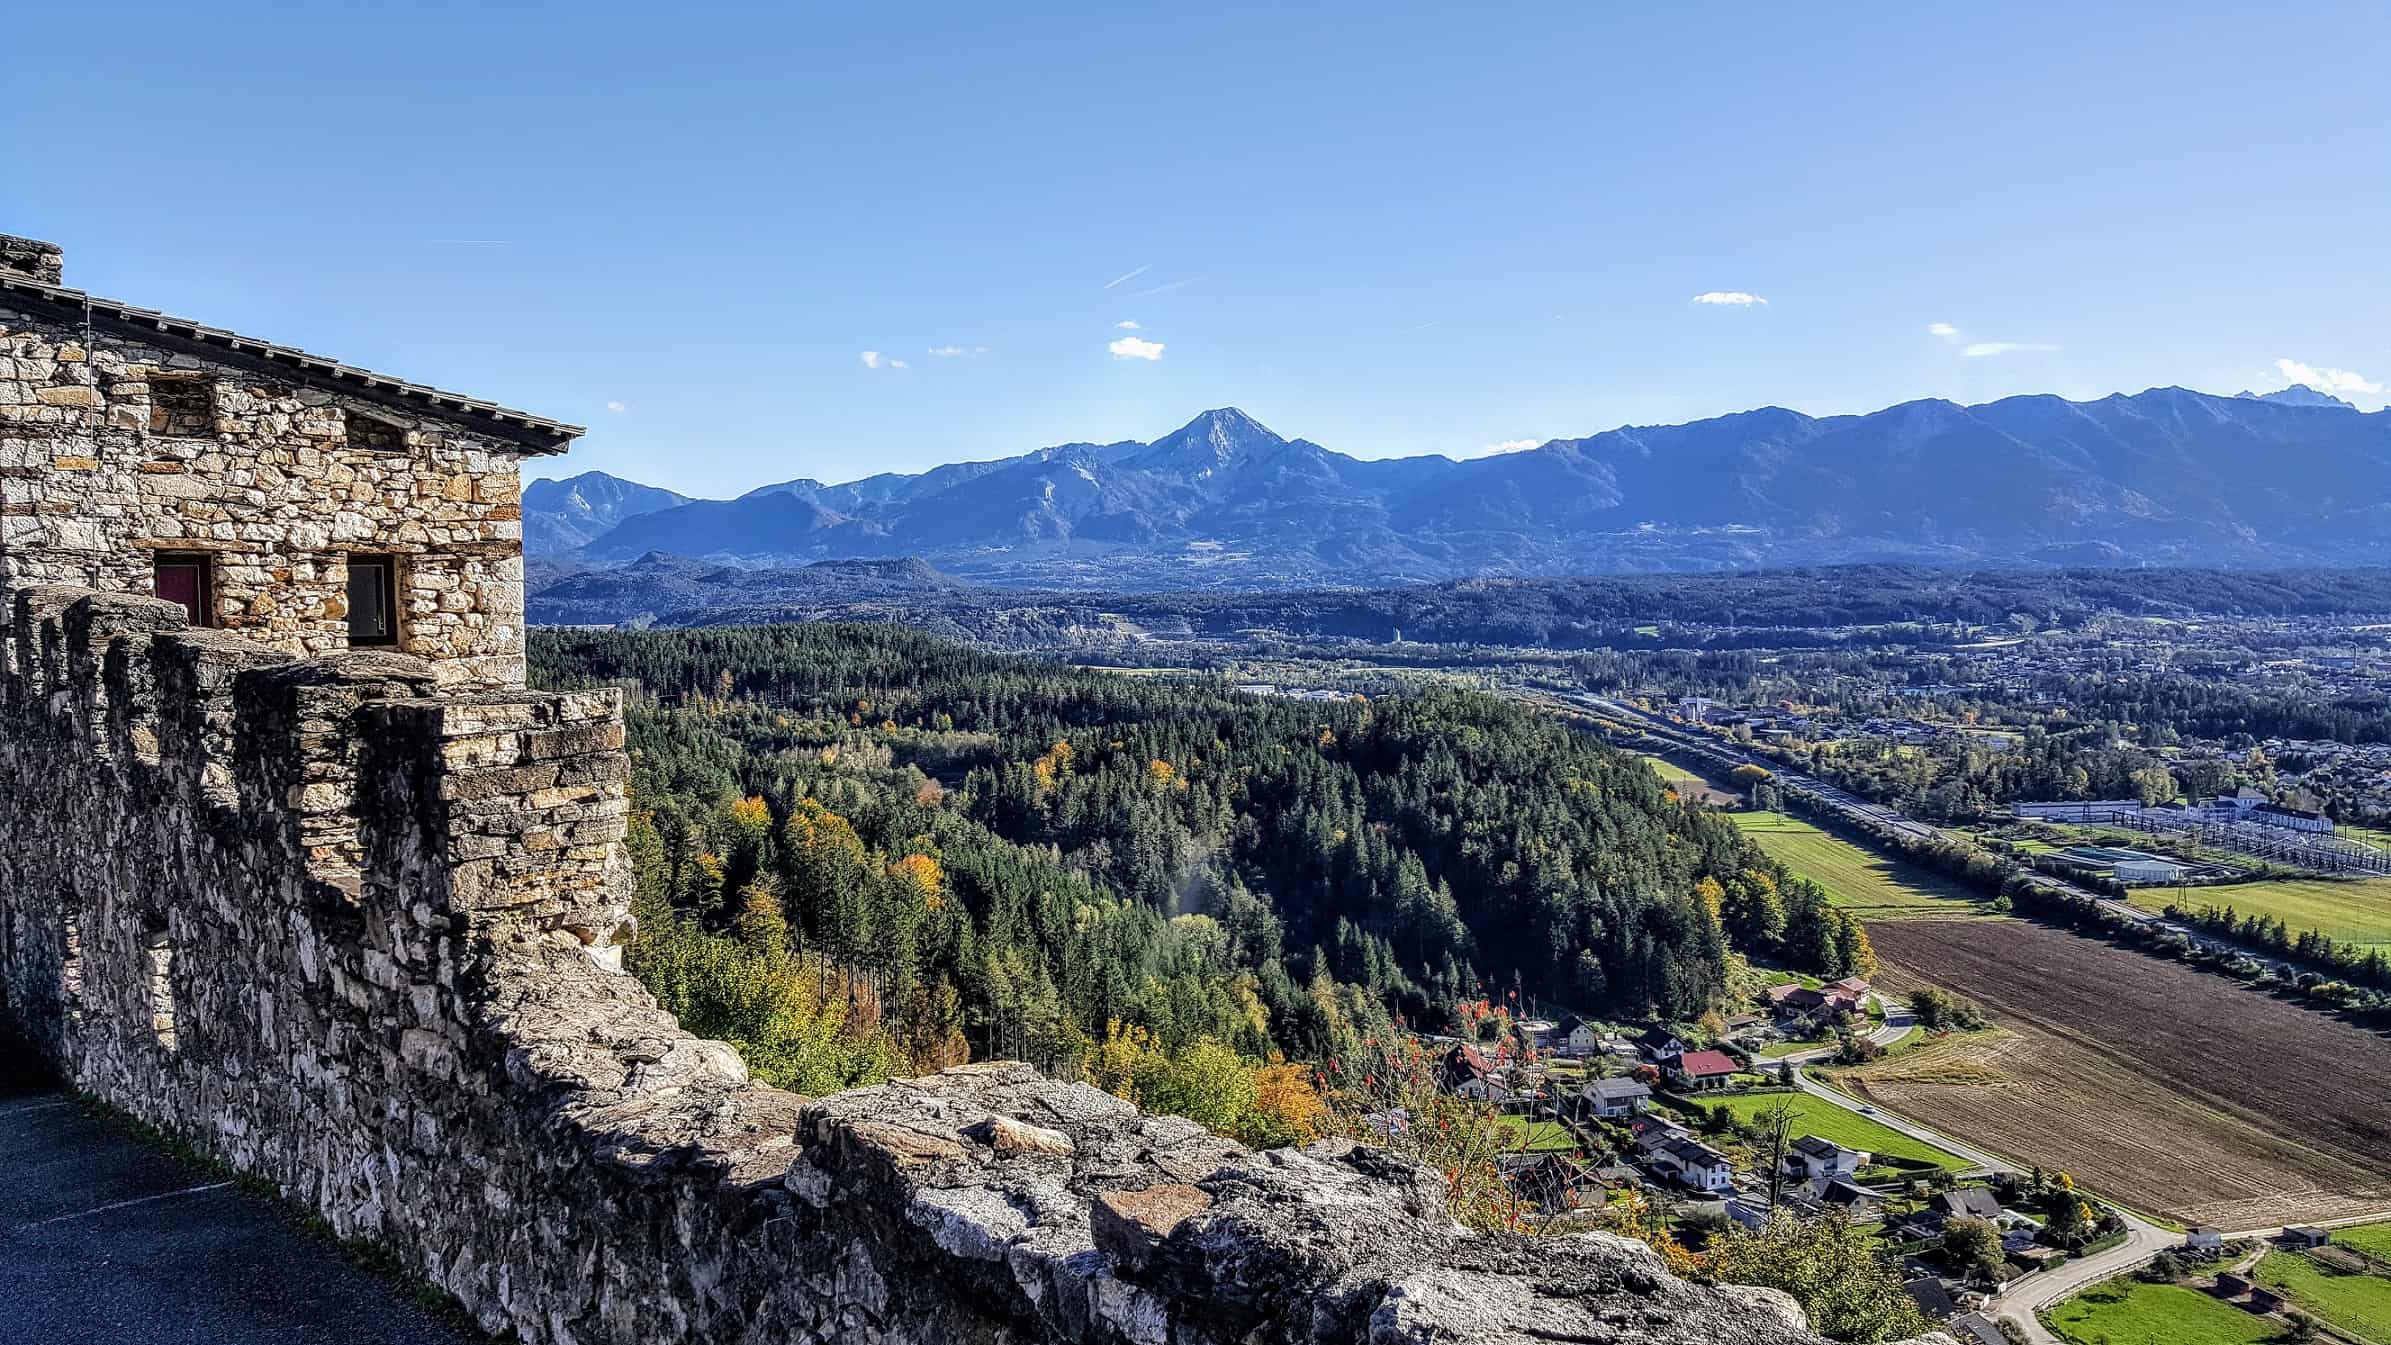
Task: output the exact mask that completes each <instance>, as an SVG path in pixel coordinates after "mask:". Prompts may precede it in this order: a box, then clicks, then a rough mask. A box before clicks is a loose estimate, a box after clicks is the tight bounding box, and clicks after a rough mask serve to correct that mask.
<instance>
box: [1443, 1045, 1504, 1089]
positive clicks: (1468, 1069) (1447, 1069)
mask: <svg viewBox="0 0 2391 1345" xmlns="http://www.w3.org/2000/svg"><path fill="white" fill-rule="evenodd" d="M1443 1082H1444V1089H1445V1091H1446V1092H1448V1093H1451V1094H1452V1095H1454V1096H1455V1097H1465V1098H1469V1099H1471V1100H1473V1101H1477V1102H1490V1101H1493V1100H1494V1099H1496V1098H1498V1097H1501V1096H1502V1095H1503V1079H1502V1075H1501V1074H1500V1073H1499V1072H1497V1071H1496V1069H1495V1068H1494V1066H1492V1065H1489V1064H1488V1063H1486V1057H1485V1056H1483V1055H1481V1054H1479V1052H1478V1048H1477V1047H1475V1046H1469V1045H1466V1044H1465V1045H1460V1046H1455V1047H1454V1048H1453V1049H1452V1050H1450V1051H1447V1052H1445V1058H1444V1067H1443Z"/></svg>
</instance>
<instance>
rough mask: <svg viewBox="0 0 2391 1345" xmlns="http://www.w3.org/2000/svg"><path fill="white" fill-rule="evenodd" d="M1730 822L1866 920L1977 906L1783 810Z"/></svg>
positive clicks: (1956, 889) (1947, 885)
mask: <svg viewBox="0 0 2391 1345" xmlns="http://www.w3.org/2000/svg"><path fill="white" fill-rule="evenodd" d="M1731 816H1732V817H1733V818H1734V819H1735V825H1737V826H1739V827H1742V828H1743V830H1744V834H1745V835H1748V836H1750V837H1751V838H1752V839H1753V840H1755V841H1757V842H1759V844H1760V848H1761V849H1763V850H1765V851H1767V852H1768V853H1769V856H1770V857H1771V858H1773V859H1775V860H1776V861H1777V862H1778V863H1780V864H1783V865H1784V866H1785V867H1786V868H1788V869H1791V870H1793V871H1794V872H1795V873H1797V874H1800V875H1801V876H1802V877H1804V878H1807V879H1809V880H1810V881H1811V882H1814V883H1816V884H1818V885H1819V886H1820V887H1823V888H1825V889H1826V892H1827V897H1828V899H1829V900H1831V901H1833V902H1834V903H1835V904H1836V905H1837V906H1841V907H1844V908H1846V909H1848V910H1851V911H1854V912H1857V913H1858V914H1860V915H1862V916H1864V917H1866V918H1868V919H1871V920H1898V919H1901V918H1903V917H1905V916H1914V915H1959V914H1968V913H1972V912H1974V911H1977V910H1980V909H1982V906H1981V904H1980V903H1979V902H1978V901H1977V900H1976V896H1975V894H1974V893H1972V892H1970V891H1968V889H1966V888H1964V887H1961V886H1960V885H1959V884H1957V883H1955V882H1952V881H1950V880H1949V879H1947V878H1942V877H1938V876H1937V875H1935V874H1932V873H1928V872H1927V871H1926V870H1924V869H1922V868H1919V867H1918V866H1917V865H1915V864H1911V863H1908V862H1906V861H1902V860H1896V859H1890V858H1887V857H1886V856H1884V855H1880V854H1876V853H1874V852H1872V851H1868V850H1863V849H1861V848H1860V847H1858V846H1856V845H1853V844H1852V843H1851V842H1849V841H1846V840H1844V839H1842V838H1841V837H1839V836H1834V835H1830V834H1828V833H1827V832H1824V831H1821V830H1819V829H1818V828H1817V827H1814V826H1812V825H1810V824H1809V823H1807V822H1804V821H1802V820H1801V819H1799V818H1795V817H1787V816H1785V815H1784V814H1783V813H1734V814H1731Z"/></svg>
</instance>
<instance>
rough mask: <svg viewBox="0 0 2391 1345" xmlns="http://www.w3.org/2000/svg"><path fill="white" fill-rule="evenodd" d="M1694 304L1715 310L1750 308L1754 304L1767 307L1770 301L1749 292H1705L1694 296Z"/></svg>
mask: <svg viewBox="0 0 2391 1345" xmlns="http://www.w3.org/2000/svg"><path fill="white" fill-rule="evenodd" d="M1694 302H1695V303H1698V304H1709V305H1711V306H1712V307H1714V308H1750V307H1752V306H1753V305H1754V304H1760V305H1766V304H1767V303H1768V300H1766V299H1763V298H1761V297H1760V296H1759V295H1757V294H1753V293H1751V292H1749V291H1747V290H1705V291H1703V292H1702V293H1700V294H1697V295H1695V296H1694Z"/></svg>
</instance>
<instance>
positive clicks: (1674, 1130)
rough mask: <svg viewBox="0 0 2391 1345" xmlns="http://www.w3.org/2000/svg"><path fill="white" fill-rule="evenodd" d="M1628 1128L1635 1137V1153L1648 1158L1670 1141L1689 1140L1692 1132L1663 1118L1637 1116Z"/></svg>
mask: <svg viewBox="0 0 2391 1345" xmlns="http://www.w3.org/2000/svg"><path fill="white" fill-rule="evenodd" d="M1630 1128H1631V1130H1632V1131H1633V1133H1634V1135H1635V1146H1636V1152H1637V1153H1639V1154H1643V1155H1644V1156H1646V1157H1650V1156H1651V1155H1652V1154H1654V1153H1656V1152H1658V1151H1659V1150H1660V1149H1661V1148H1662V1147H1663V1146H1665V1145H1667V1144H1668V1143H1669V1142H1670V1141H1672V1140H1681V1139H1686V1138H1689V1137H1690V1136H1691V1135H1692V1134H1693V1132H1692V1131H1690V1130H1688V1129H1686V1128H1685V1127H1684V1126H1681V1125H1679V1124H1677V1123H1676V1122H1675V1121H1672V1120H1669V1119H1668V1118H1667V1117H1665V1116H1639V1117H1637V1118H1636V1119H1635V1120H1634V1121H1633V1122H1632V1123H1631V1124H1630Z"/></svg>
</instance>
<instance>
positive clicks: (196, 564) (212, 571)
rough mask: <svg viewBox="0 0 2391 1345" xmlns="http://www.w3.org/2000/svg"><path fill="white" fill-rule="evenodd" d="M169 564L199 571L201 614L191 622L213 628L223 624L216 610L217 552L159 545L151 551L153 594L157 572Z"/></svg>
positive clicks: (202, 626) (155, 588) (151, 587)
mask: <svg viewBox="0 0 2391 1345" xmlns="http://www.w3.org/2000/svg"><path fill="white" fill-rule="evenodd" d="M169 565H188V566H190V567H192V568H193V569H196V570H197V571H199V601H198V607H199V614H198V618H197V619H196V620H194V621H193V622H192V623H191V624H192V625H194V626H198V627H201V628H213V627H215V626H217V625H219V624H221V623H220V622H219V620H218V618H217V611H216V553H215V552H213V551H187V550H175V549H173V548H171V547H159V548H158V549H156V550H154V551H152V552H150V562H149V566H150V574H151V576H152V580H151V586H150V592H151V593H152V594H153V595H154V594H156V593H157V584H156V579H155V576H156V574H157V572H158V571H159V570H160V569H162V568H164V567H166V566H169Z"/></svg>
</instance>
